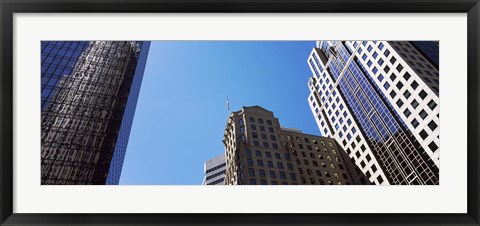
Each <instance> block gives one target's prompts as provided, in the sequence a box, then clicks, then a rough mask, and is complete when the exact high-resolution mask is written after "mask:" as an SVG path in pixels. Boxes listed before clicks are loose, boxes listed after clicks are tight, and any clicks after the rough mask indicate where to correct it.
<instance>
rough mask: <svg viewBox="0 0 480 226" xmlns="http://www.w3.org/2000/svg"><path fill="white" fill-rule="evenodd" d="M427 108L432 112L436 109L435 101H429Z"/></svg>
mask: <svg viewBox="0 0 480 226" xmlns="http://www.w3.org/2000/svg"><path fill="white" fill-rule="evenodd" d="M428 107H429V108H430V109H432V110H433V109H435V108H436V107H437V103H435V101H433V100H431V101H430V102H428Z"/></svg>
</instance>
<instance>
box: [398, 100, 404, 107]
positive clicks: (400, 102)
mask: <svg viewBox="0 0 480 226" xmlns="http://www.w3.org/2000/svg"><path fill="white" fill-rule="evenodd" d="M397 106H398V107H399V108H400V107H402V106H403V101H402V100H401V99H398V101H397Z"/></svg>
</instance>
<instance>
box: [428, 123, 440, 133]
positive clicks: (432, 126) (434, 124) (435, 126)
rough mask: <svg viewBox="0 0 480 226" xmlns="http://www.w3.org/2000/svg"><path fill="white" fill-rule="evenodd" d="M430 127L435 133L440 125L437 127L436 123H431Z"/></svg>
mask: <svg viewBox="0 0 480 226" xmlns="http://www.w3.org/2000/svg"><path fill="white" fill-rule="evenodd" d="M428 127H429V128H430V129H431V130H432V131H434V130H435V129H436V128H437V127H438V125H437V123H435V122H434V121H431V122H430V123H428Z"/></svg>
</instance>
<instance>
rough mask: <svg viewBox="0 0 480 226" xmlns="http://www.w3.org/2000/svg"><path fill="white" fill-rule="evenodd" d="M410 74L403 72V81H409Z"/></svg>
mask: <svg viewBox="0 0 480 226" xmlns="http://www.w3.org/2000/svg"><path fill="white" fill-rule="evenodd" d="M410 77H411V76H410V74H409V73H408V72H405V74H404V75H403V79H405V81H408V80H409V79H410Z"/></svg>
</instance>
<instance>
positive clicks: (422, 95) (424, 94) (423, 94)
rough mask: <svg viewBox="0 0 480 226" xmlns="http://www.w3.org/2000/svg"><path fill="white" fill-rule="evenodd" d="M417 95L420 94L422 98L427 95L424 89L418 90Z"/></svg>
mask: <svg viewBox="0 0 480 226" xmlns="http://www.w3.org/2000/svg"><path fill="white" fill-rule="evenodd" d="M418 95H420V97H421V98H422V100H424V99H425V97H427V92H425V90H422V91H420V93H419V94H418Z"/></svg>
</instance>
